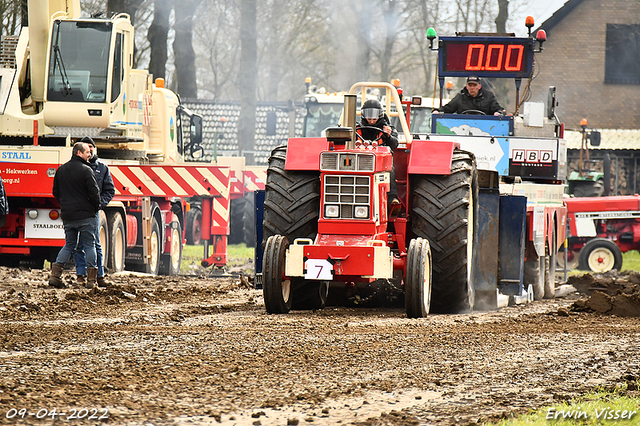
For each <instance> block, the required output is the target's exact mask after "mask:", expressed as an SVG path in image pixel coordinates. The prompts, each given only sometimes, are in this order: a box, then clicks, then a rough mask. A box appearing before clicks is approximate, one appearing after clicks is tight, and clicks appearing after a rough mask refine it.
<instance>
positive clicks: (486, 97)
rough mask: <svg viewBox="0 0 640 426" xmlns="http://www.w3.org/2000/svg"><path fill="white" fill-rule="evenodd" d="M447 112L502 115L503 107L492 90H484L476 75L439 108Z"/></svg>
mask: <svg viewBox="0 0 640 426" xmlns="http://www.w3.org/2000/svg"><path fill="white" fill-rule="evenodd" d="M439 110H440V112H446V113H447V114H462V113H463V112H465V111H470V112H473V113H476V114H477V112H475V111H481V112H482V113H484V114H486V115H501V114H502V112H503V108H502V107H501V106H500V104H499V103H498V101H497V100H496V97H495V95H494V94H493V93H492V92H489V91H485V90H482V83H481V81H480V78H478V77H476V76H475V75H472V76H469V77H468V78H467V85H466V86H465V87H464V88H463V89H462V90H461V91H460V93H458V94H457V95H456V96H455V97H454V98H453V99H452V100H451V101H450V102H449V103H448V104H446V105H444V106H442V107H441V108H439Z"/></svg>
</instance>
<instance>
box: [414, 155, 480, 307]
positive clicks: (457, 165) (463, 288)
mask: <svg viewBox="0 0 640 426" xmlns="http://www.w3.org/2000/svg"><path fill="white" fill-rule="evenodd" d="M411 188H412V192H413V200H412V208H411V221H412V224H411V228H412V232H413V236H414V237H422V238H426V239H427V240H428V241H429V243H430V244H431V255H432V258H433V281H432V290H431V311H432V312H439V313H458V312H465V311H469V310H471V309H472V307H473V302H474V297H475V293H474V289H473V281H472V271H471V265H472V259H473V250H474V239H475V237H476V236H475V234H476V232H477V231H476V228H477V227H476V221H477V218H478V181H477V170H476V166H475V160H474V157H473V154H471V153H469V152H466V151H460V150H455V151H454V153H453V158H452V161H451V174H449V175H444V176H442V175H428V176H423V175H414V176H411Z"/></svg>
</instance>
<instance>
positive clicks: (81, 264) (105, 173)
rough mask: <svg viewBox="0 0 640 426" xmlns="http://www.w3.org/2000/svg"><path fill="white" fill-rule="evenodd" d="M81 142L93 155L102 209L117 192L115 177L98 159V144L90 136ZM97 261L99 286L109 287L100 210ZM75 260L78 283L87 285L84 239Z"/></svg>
mask: <svg viewBox="0 0 640 426" xmlns="http://www.w3.org/2000/svg"><path fill="white" fill-rule="evenodd" d="M80 142H83V143H86V144H87V145H88V146H89V150H90V151H91V157H90V158H89V166H90V167H91V168H92V169H93V173H94V174H95V177H96V182H97V183H98V188H99V189H100V210H104V208H105V207H106V206H107V204H109V201H111V199H112V198H113V196H114V195H115V194H116V189H115V186H114V185H113V179H112V178H111V173H110V172H109V167H107V165H106V164H104V163H103V162H102V161H100V160H99V159H98V153H97V152H98V151H97V148H96V144H95V142H94V141H93V139H91V138H90V137H88V136H86V137H84V138H82V139H80ZM95 240H96V262H97V265H98V279H97V282H98V286H100V287H108V286H109V285H111V283H109V282H107V281H106V280H105V278H104V262H103V261H102V259H103V254H102V245H101V244H100V212H99V211H98V213H97V214H96V232H95ZM73 261H74V262H75V264H76V275H77V278H76V284H78V285H85V284H86V282H85V279H86V275H87V264H86V261H85V253H84V245H83V243H82V240H80V241H78V246H77V247H76V249H75V250H74V251H73Z"/></svg>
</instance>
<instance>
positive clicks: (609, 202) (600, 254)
mask: <svg viewBox="0 0 640 426" xmlns="http://www.w3.org/2000/svg"><path fill="white" fill-rule="evenodd" d="M565 204H566V206H567V209H568V218H567V222H568V224H569V235H567V254H566V256H567V268H569V269H572V268H575V267H577V268H578V269H582V270H585V271H592V272H607V271H610V270H612V269H617V270H621V269H622V253H626V252H627V251H630V250H639V249H640V196H639V195H637V194H636V195H629V196H613V197H588V198H567V199H565Z"/></svg>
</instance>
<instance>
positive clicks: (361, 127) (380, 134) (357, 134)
mask: <svg viewBox="0 0 640 426" xmlns="http://www.w3.org/2000/svg"><path fill="white" fill-rule="evenodd" d="M359 129H363V130H364V129H368V130H375V131H376V132H379V135H378V137H377V138H375V139H374V140H373V141H372V142H377V141H379V140H380V139H382V136H384V132H383V131H382V130H380V129H379V128H377V127H375V126H359V127H356V136H357V137H358V139H360V140H361V141H362V142H365V140H364V138H363V137H362V135H361V134H360V133H358V130H359Z"/></svg>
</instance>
